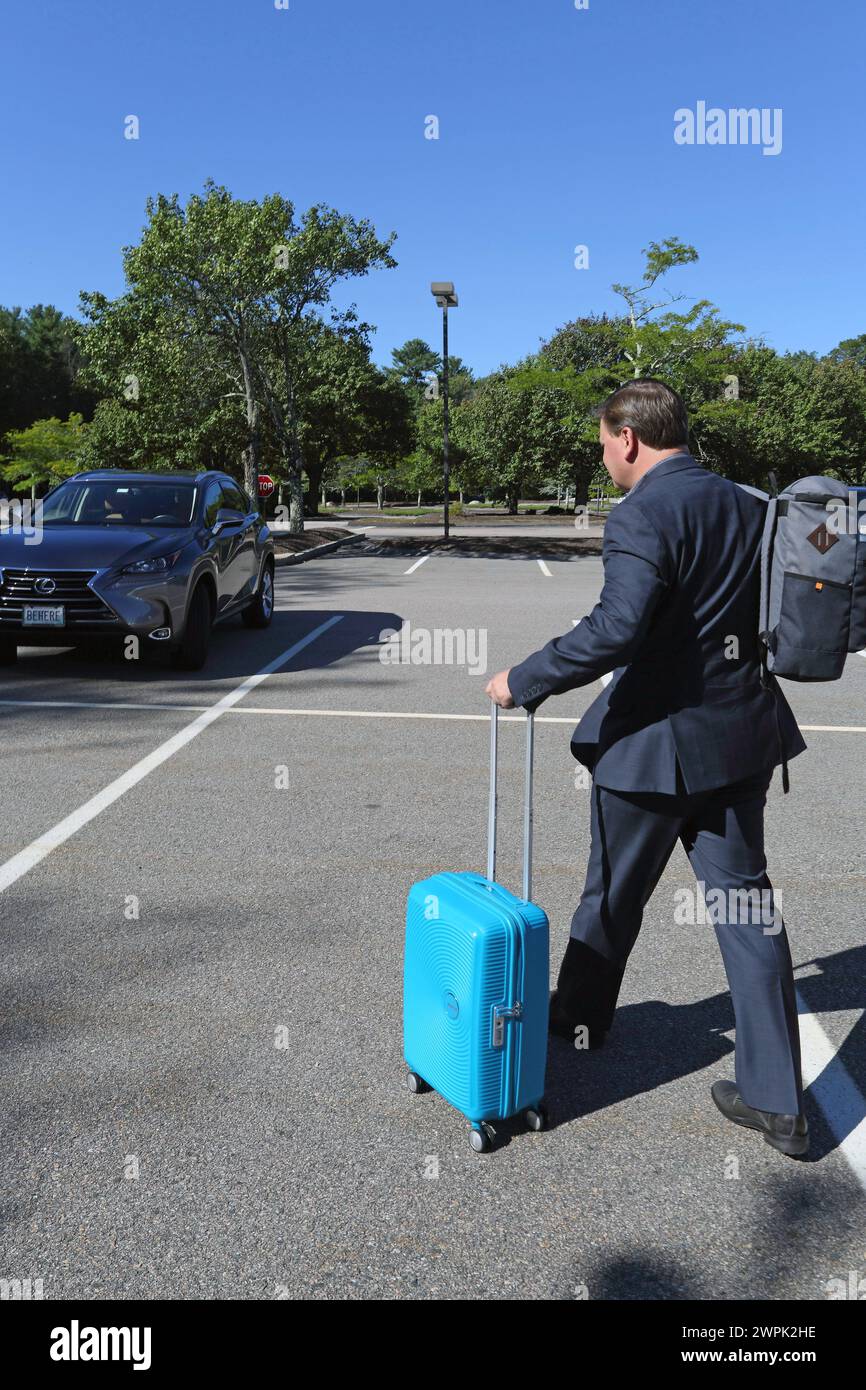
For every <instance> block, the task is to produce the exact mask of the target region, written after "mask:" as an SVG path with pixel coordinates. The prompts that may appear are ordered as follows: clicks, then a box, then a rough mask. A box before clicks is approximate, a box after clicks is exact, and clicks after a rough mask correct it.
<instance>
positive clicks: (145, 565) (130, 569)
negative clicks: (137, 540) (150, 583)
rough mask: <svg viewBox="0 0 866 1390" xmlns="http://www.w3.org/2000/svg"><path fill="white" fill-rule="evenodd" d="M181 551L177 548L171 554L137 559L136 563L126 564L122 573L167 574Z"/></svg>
mask: <svg viewBox="0 0 866 1390" xmlns="http://www.w3.org/2000/svg"><path fill="white" fill-rule="evenodd" d="M180 555H181V551H179V550H175V551H173V552H172V554H171V555H155V556H154V557H153V558H152V559H151V560H136V562H135V564H134V565H126V566H125V567H124V568H123V569H122V570H121V571H120V573H121V574H165V572H166V570H170V569H171V568H172V566H173V565H175V564H176V563H177V560H178V558H179V557H180Z"/></svg>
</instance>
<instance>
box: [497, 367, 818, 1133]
mask: <svg viewBox="0 0 866 1390" xmlns="http://www.w3.org/2000/svg"><path fill="white" fill-rule="evenodd" d="M598 414H599V416H600V422H599V439H600V443H601V444H603V446H604V463H605V467H606V468H607V470H608V472H609V474H610V476H611V478H612V479H613V481H614V483H616V484H617V486H618V487H620V488H622V489H623V490H624V491H625V493H626V496H625V497H624V498H623V500H622V502H621V503H620V504H619V505H617V506H616V507H614V508H613V509H612V511H611V513H610V515H609V517H608V519H607V523H606V525H605V531H604V542H603V549H602V559H603V564H604V585H603V588H602V592H601V597H600V599H599V601H598V603H597V604H596V606H595V608H594V609H593V610H592V612H591V613H590V614H589V615H588V616H587V617H585V618H583V619H582V621H581V622H580V623H578V625H577V626H576V627H575V628H573V629H572V630H571V631H570V632H567V633H565V634H564V635H563V636H562V637H557V638H555V639H554V640H553V641H550V642H548V643H547V645H546V646H545V647H543V648H542V649H541V650H540V651H537V652H534V653H533V654H532V655H531V656H529V657H527V658H526V660H525V661H522V662H521V663H520V664H519V665H518V666H514V667H512V668H511V669H510V670H509V671H502V672H500V673H499V675H497V676H494V677H493V679H492V680H491V681H490V683H489V684H488V687H487V692H488V694H489V695H490V696H491V698H492V699H494V700H495V701H496V703H497V704H499V705H501V706H502V707H503V708H511V707H512V706H514V705H520V706H523V707H525V708H526V709H527V710H535V709H537V708H538V706H539V705H540V704H541V703H542V701H543V700H545V699H547V697H548V696H549V695H559V694H562V693H563V692H565V691H567V690H573V689H575V688H576V687H577V686H581V685H589V684H590V683H592V682H594V681H597V680H599V679H600V677H601V676H603V675H605V674H606V673H608V672H613V676H612V679H611V680H610V682H609V684H608V685H607V686H606V687H605V688H604V690H603V691H602V692H601V694H599V696H598V698H597V699H596V700H594V701H593V703H592V704H591V705H590V707H589V709H588V710H587V711H586V713H585V714H584V716H583V718H582V719H581V721H580V723H579V724H578V726H577V728H576V730H575V732H574V735H573V737H572V741H571V747H572V752H573V753H574V756H575V758H577V760H578V761H579V762H581V763H582V764H584V765H585V766H586V767H587V768H589V769H590V771H591V772H592V791H591V849H590V857H589V866H588V869H587V877H586V885H585V887H584V890H583V895H582V897H581V900H580V904H579V906H578V908H577V911H576V912H575V914H574V917H573V919H572V924H571V935H570V939H569V943H568V948H567V950H566V953H565V957H564V959H563V962H562V966H561V969H560V972H559V979H558V982H557V988H556V991H555V992H554V994H553V995H552V997H551V1013H550V1028H551V1032H553V1033H555V1034H558V1035H561V1036H564V1037H568V1038H570V1039H573V1038H574V1037H575V1033H576V1029H577V1028H578V1027H582V1028H583V1029H584V1030H585V1031H584V1032H582V1033H581V1035H580V1038H581V1041H582V1042H588V1045H589V1046H590V1047H593V1046H599V1045H600V1044H601V1043H602V1042H603V1039H604V1036H605V1034H606V1032H607V1030H608V1028H609V1027H610V1025H611V1022H612V1019H613V1014H614V1009H615V1006H616V1000H617V995H618V993H619V988H620V984H621V981H622V977H623V974H624V971H625V966H626V961H627V959H628V955H629V952H630V951H631V948H632V946H633V945H634V942H635V940H636V938H637V934H638V931H639V930H640V925H641V920H642V916H643V910H644V907H645V906H646V903H647V902H648V900H649V898H650V895H651V894H652V892H653V890H654V888H655V886H656V884H657V883H658V880H659V878H660V877H661V874H662V872H663V870H664V868H665V865H666V864H667V862H668V860H669V858H670V856H671V853H672V852H673V849H674V846H675V845H676V843H677V840H680V842H681V843H682V845H683V847H684V848H685V850H686V853H687V854H688V856H689V859H690V861H691V864H692V867H693V869H694V871H695V875H696V877H697V879H698V883H699V885H700V887H701V889H702V890H703V893H704V898H705V904H706V909H707V914H708V916H709V918H710V920H712V921H713V925H714V928H715V931H716V936H717V939H718V942H719V946H720V948H721V952H722V958H723V961H724V965H725V970H726V972H727V977H728V984H729V986H730V990H731V997H732V1000H733V1006H734V1016H735V1021H736V1056H735V1075H736V1081H735V1082H730V1081H717V1082H716V1083H715V1084H714V1085H713V1087H712V1092H711V1093H712V1096H713V1099H714V1101H715V1103H716V1105H717V1106H718V1108H719V1109H720V1110H721V1112H722V1114H723V1115H725V1117H726V1118H727V1119H729V1120H731V1121H733V1122H734V1123H736V1124H740V1125H744V1126H746V1127H748V1128H751V1129H756V1130H759V1131H761V1132H762V1133H763V1136H764V1138H765V1139H766V1141H767V1142H768V1143H770V1144H772V1145H773V1147H775V1148H777V1149H780V1150H781V1151H782V1152H783V1153H787V1154H791V1155H800V1154H804V1153H805V1152H806V1151H807V1149H808V1145H809V1136H808V1127H807V1124H806V1120H805V1117H804V1115H803V1113H802V1111H803V1083H802V1077H801V1071H800V1041H799V1032H798V1027H797V1006H796V999H795V994H794V977H793V970H792V965H791V955H790V950H789V947H788V939H787V934H786V932H785V927H784V923H783V921H782V920H781V916H780V914H779V913H778V910H777V909H776V907H775V904H774V903H773V899H772V886H771V884H770V880H769V878H768V877H767V871H766V859H765V855H764V806H765V804H766V793H767V788H768V787H769V784H770V781H771V779H772V775H773V769H774V767H776V766H777V765H778V764H779V763H782V765H783V770H784V773H785V777H787V760H788V759H789V758H793V757H795V756H796V754H797V753H800V752H802V751H803V750H804V748H805V747H806V744H805V741H804V739H803V737H802V735H801V733H800V731H799V729H798V727H797V723H796V720H795V719H794V716H793V713H792V711H791V709H790V706H789V705H788V703H787V701H786V700H785V698H784V696H783V695H782V692H781V690H780V689H779V688H778V686H776V685H775V684H773V685H771V686H770V688H766V687H765V685H764V683H763V682H762V680H761V665H760V652H759V644H758V597H759V589H760V551H761V536H762V531H763V523H764V512H765V502H764V501H763V499H762V498H761V497H759V496H758V495H757V494H755V493H750V492H747V491H745V490H743V489H742V488H739V487H737V486H736V485H735V484H734V483H731V482H729V481H727V479H725V478H722V477H720V476H719V475H718V474H716V473H712V472H710V471H709V470H708V469H705V468H702V467H701V465H700V464H699V463H697V462H696V460H695V459H694V458H692V456H691V455H690V453H689V452H688V418H687V414H686V410H685V406H684V405H683V402H682V400H681V399H680V397H679V396H678V395H677V394H676V392H674V391H672V390H671V389H670V387H668V386H666V385H665V384H664V383H663V382H660V381H654V380H652V379H648V378H644V379H640V380H635V381H632V382H629V383H627V384H626V385H625V386H622V387H620V389H619V390H618V391H615V392H614V393H613V395H611V396H610V397H608V399H607V400H606V401H605V403H604V405H603V406H601V407H600V410H599V411H598ZM680 929H682V928H680ZM688 929H689V928H686V930H688ZM692 929H693V928H692Z"/></svg>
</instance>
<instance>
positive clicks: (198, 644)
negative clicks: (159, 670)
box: [171, 584, 213, 671]
mask: <svg viewBox="0 0 866 1390" xmlns="http://www.w3.org/2000/svg"><path fill="white" fill-rule="evenodd" d="M212 627H213V609H212V607H211V598H210V592H209V591H208V588H207V585H206V584H198V585H196V588H195V589H194V591H193V595H192V598H191V599H190V603H189V612H188V613H187V615H186V626H185V627H184V630H183V637H182V638H181V640H180V644H179V646H177V647H176V648H175V649H174V651H173V652H172V654H171V664H172V666H174V668H175V670H178V671H200V670H201V668H202V667H203V666H204V664H205V662H206V661H207V653H208V647H209V646H210V633H211V628H212Z"/></svg>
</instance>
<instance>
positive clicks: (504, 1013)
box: [491, 999, 523, 1047]
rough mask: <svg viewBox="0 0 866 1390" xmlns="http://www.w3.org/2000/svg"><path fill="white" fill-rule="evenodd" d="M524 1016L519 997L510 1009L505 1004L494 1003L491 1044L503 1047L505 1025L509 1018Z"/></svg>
mask: <svg viewBox="0 0 866 1390" xmlns="http://www.w3.org/2000/svg"><path fill="white" fill-rule="evenodd" d="M521 1018H523V1005H522V1004H521V1002H520V1000H519V999H518V1000H517V1002H516V1004H515V1005H514V1007H513V1008H511V1009H509V1008H508V1007H507V1005H505V1004H494V1005H493V1037H492V1039H491V1046H493V1047H503V1046H504V1044H505V1025H506V1023H507V1022H508V1020H509V1019H517V1020H519V1019H521Z"/></svg>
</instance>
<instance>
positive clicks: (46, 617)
mask: <svg viewBox="0 0 866 1390" xmlns="http://www.w3.org/2000/svg"><path fill="white" fill-rule="evenodd" d="M65 622H66V610H65V609H64V607H63V604H62V603H52V604H44V603H25V605H24V614H23V616H22V618H21V623H22V626H23V627H63V626H64V624H65Z"/></svg>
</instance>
